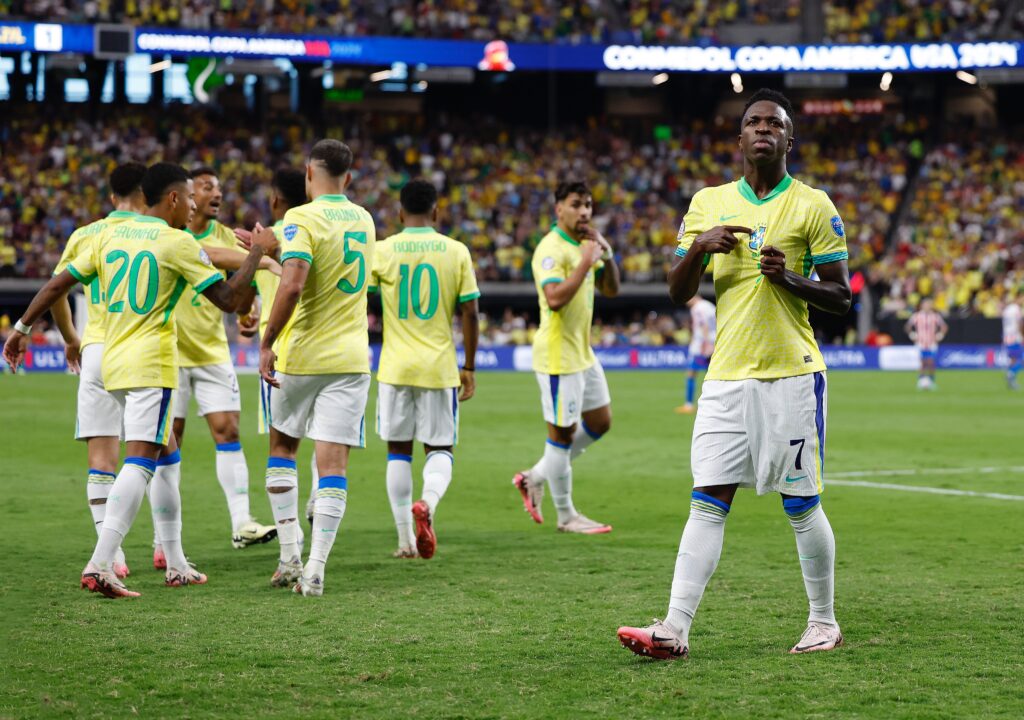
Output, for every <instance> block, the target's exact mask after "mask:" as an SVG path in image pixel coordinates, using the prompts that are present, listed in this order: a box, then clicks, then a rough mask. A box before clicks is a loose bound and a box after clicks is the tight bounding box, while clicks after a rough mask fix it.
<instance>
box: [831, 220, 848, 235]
mask: <svg viewBox="0 0 1024 720" xmlns="http://www.w3.org/2000/svg"><path fill="white" fill-rule="evenodd" d="M831 222H832V232H834V233H835V234H836V235H838V236H839V237H843V236H844V235H846V228H844V227H843V219H842V218H841V217H839V216H838V215H833V216H832V220H831Z"/></svg>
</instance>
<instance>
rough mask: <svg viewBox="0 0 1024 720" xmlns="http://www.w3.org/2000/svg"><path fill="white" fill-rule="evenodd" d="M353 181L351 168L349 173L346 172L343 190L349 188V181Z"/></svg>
mask: <svg viewBox="0 0 1024 720" xmlns="http://www.w3.org/2000/svg"><path fill="white" fill-rule="evenodd" d="M351 182H352V171H351V170H349V171H348V172H347V173H345V184H344V185H342V186H341V188H342V190H344V189H345V188H347V187H348V186H349V183H351Z"/></svg>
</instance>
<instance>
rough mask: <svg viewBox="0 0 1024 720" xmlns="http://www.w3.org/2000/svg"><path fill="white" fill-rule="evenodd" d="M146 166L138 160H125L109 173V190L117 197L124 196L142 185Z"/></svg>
mask: <svg viewBox="0 0 1024 720" xmlns="http://www.w3.org/2000/svg"><path fill="white" fill-rule="evenodd" d="M145 176H146V166H145V165H143V164H142V163H140V162H126V163H121V164H120V165H118V166H117V167H116V168H114V170H113V171H112V172H111V173H110V192H112V193H113V194H114V195H116V196H117V197H119V198H126V197H128V196H129V195H131V194H132V193H134V192H135V191H136V190H138V189H139V187H140V186H141V185H142V178H144V177H145Z"/></svg>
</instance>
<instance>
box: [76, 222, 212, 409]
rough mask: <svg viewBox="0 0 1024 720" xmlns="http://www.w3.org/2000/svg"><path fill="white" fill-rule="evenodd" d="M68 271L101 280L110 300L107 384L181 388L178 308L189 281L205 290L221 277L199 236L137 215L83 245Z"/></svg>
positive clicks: (121, 387)
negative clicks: (177, 327) (196, 239)
mask: <svg viewBox="0 0 1024 720" xmlns="http://www.w3.org/2000/svg"><path fill="white" fill-rule="evenodd" d="M67 269H68V272H70V273H71V274H72V275H74V276H75V278H76V279H77V280H78V281H79V282H81V283H83V284H89V283H91V282H99V284H100V288H101V292H102V293H103V297H105V298H106V310H107V322H106V335H105V341H104V345H103V386H104V387H105V388H106V389H107V390H129V389H133V388H144V387H162V388H176V387H178V339H177V332H176V327H175V317H174V308H175V306H176V305H177V303H178V300H179V299H181V297H182V294H183V293H184V292H185V291H186V288H187V287H188V286H190V285H191V286H192V287H193V288H194V289H195V291H196V292H197V293H201V292H203V291H204V290H205V289H206V288H208V287H210V286H211V285H213V284H214V283H216V282H217V281H219V280H223V276H222V275H221V274H220V273H219V272H218V271H217V270H216V268H214V267H213V264H212V263H211V262H210V258H209V257H208V256H207V255H206V252H205V251H204V250H203V249H202V248H201V247H199V246H198V245H197V244H196V241H195V240H193V239H192V237H191V236H190V235H189V234H188V233H185V232H183V231H181V230H175V229H173V228H171V227H169V226H168V225H167V223H166V222H164V221H163V220H161V219H160V218H155V217H150V216H148V215H137V216H135V217H134V218H128V219H125V220H124V222H121V223H118V224H117V225H113V226H111V227H108V228H107V229H106V230H104V231H103V232H102V233H100V234H99V235H97V236H96V239H95V240H94V241H93V242H91V243H87V244H84V245H83V247H82V248H81V251H80V252H79V253H78V254H77V255H75V256H74V257H72V258H70V260H69V261H68V265H67Z"/></svg>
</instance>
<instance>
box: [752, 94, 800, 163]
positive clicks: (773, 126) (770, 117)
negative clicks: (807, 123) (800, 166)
mask: <svg viewBox="0 0 1024 720" xmlns="http://www.w3.org/2000/svg"><path fill="white" fill-rule="evenodd" d="M791 126H792V123H791V121H790V119H789V118H788V117H787V116H786V111H785V110H783V109H782V108H781V107H779V106H778V105H776V104H775V103H773V102H771V101H770V100H761V101H760V102H756V103H754V104H753V105H751V106H750V108H749V109H748V110H747V114H746V115H744V116H743V121H742V123H741V125H740V151H741V152H742V153H743V157H745V158H746V159H747V160H749V161H750V162H751V163H753V164H754V165H767V164H770V163H774V162H778V161H779V160H781V159H782V158H784V157H785V156H786V153H788V152H789V151H790V150H791V149H792V147H793V137H792V132H791V131H790V127H791Z"/></svg>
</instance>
